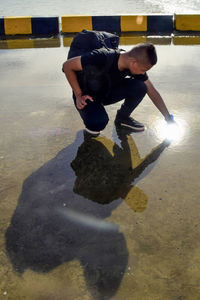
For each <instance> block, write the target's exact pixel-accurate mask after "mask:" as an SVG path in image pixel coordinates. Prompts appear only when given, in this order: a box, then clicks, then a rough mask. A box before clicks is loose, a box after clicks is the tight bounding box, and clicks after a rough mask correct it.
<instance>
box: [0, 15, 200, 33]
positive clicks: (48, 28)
mask: <svg viewBox="0 0 200 300" xmlns="http://www.w3.org/2000/svg"><path fill="white" fill-rule="evenodd" d="M83 29H89V30H104V31H108V32H116V33H123V32H138V33H142V32H143V33H147V34H149V35H154V34H155V35H159V34H160V35H171V34H172V33H175V32H177V31H179V32H191V31H196V32H197V31H199V32H200V15H177V14H176V15H122V16H82V15H66V16H62V17H61V30H60V29H59V17H30V16H24V17H5V18H0V36H7V35H56V34H58V33H60V32H61V33H64V34H65V33H76V32H80V31H82V30H83Z"/></svg>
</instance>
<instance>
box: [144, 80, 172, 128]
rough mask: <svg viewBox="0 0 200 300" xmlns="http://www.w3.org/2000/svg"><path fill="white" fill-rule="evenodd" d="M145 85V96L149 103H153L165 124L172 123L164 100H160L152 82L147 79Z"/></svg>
mask: <svg viewBox="0 0 200 300" xmlns="http://www.w3.org/2000/svg"><path fill="white" fill-rule="evenodd" d="M145 84H146V86H147V95H148V96H149V98H150V99H151V101H152V102H153V103H154V105H155V106H156V107H157V108H158V110H159V111H160V112H161V114H162V115H163V116H164V118H165V120H166V121H167V122H171V121H172V117H171V115H170V113H169V111H168V109H167V107H166V105H165V102H164V100H163V99H162V97H161V95H160V94H159V92H158V91H157V90H156V88H155V87H154V85H153V84H152V82H151V81H150V80H149V79H148V80H147V81H145Z"/></svg>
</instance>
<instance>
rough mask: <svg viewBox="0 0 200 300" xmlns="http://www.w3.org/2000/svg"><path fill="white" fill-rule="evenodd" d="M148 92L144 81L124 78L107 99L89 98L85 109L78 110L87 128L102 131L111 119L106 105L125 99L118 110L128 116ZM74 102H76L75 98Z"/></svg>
mask: <svg viewBox="0 0 200 300" xmlns="http://www.w3.org/2000/svg"><path fill="white" fill-rule="evenodd" d="M146 92H147V88H146V85H145V83H144V82H143V81H139V80H135V79H131V78H124V79H123V80H122V81H121V83H120V85H118V86H117V87H115V88H114V89H113V90H112V91H111V92H110V93H109V95H108V96H107V97H105V99H102V100H97V99H95V98H94V97H93V99H94V102H91V101H89V100H88V102H87V103H88V104H87V105H86V106H85V107H84V108H83V109H78V112H79V113H80V116H81V118H82V119H83V122H84V124H85V126H86V128H88V129H90V130H92V131H101V130H103V129H104V128H105V127H106V125H107V123H108V121H109V118H108V114H107V112H106V110H105V108H104V106H106V105H110V104H114V103H116V102H118V101H121V100H123V99H125V100H124V102H123V104H122V106H121V108H120V110H119V111H118V112H119V113H120V115H122V116H125V117H126V116H127V117H128V116H130V114H131V113H132V112H133V110H134V109H135V108H136V107H137V106H138V104H139V103H140V102H141V101H142V99H143V98H144V96H145V94H146ZM74 102H75V104H76V100H75V98H74Z"/></svg>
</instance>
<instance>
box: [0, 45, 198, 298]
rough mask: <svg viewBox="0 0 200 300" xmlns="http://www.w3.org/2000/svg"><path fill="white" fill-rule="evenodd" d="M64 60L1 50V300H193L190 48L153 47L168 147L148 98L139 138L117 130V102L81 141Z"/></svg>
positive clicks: (194, 129)
mask: <svg viewBox="0 0 200 300" xmlns="http://www.w3.org/2000/svg"><path fill="white" fill-rule="evenodd" d="M123 48H129V46H124V47H123ZM67 51H68V48H67V47H59V48H30V49H16V50H7V49H4V50H0V65H1V71H0V91H1V100H0V101H1V110H0V122H1V126H0V143H1V145H0V161H1V164H0V166H1V170H0V177H1V188H0V193H1V200H0V207H1V209H0V224H1V225H0V264H1V267H0V278H1V280H0V299H31V300H32V299H42V300H43V299H48V300H49V299H56V300H57V299H67V300H68V299H69V300H72V299H73V300H79V299H80V300H82V299H84V300H88V299H90V300H96V299H97V300H99V299H102V300H103V299H115V300H121V299H125V300H132V299H144V300H146V299H147V300H149V299H153V300H157V299H162V300H165V299H166V300H171V299H172V300H176V299H177V300H178V299H189V300H190V299H191V300H192V299H199V298H200V289H199V276H200V268H199V265H200V254H199V253H200V252H199V250H200V241H199V234H200V227H199V209H200V204H199V166H200V160H199V148H200V147H199V145H200V144H199V131H200V130H199V111H200V104H199V67H200V66H199V59H198V57H199V46H198V45H196V46H192V45H190V46H186V45H182V46H181V45H179V46H176V45H163V46H161V45H158V46H157V51H158V57H159V61H158V65H157V66H155V67H154V68H153V69H152V70H151V71H150V72H149V76H150V78H151V80H152V81H153V83H154V84H155V86H156V87H157V88H158V90H159V91H160V93H161V94H162V96H163V98H164V99H165V101H166V104H167V106H168V108H169V109H170V111H171V113H173V114H174V116H175V118H176V120H177V122H178V124H179V129H180V130H179V131H178V134H179V135H181V136H176V137H175V140H174V141H173V142H171V143H168V142H167V141H166V140H165V137H166V132H165V131H164V124H163V123H162V116H161V115H160V113H159V112H158V111H157V109H156V108H155V107H154V106H153V104H152V103H151V101H150V100H149V99H148V98H147V97H146V98H145V99H144V101H143V103H142V104H141V105H140V106H139V107H138V108H137V109H136V111H135V114H134V117H135V118H136V119H138V120H139V121H141V122H144V124H145V125H146V127H147V129H146V131H145V132H143V133H139V134H138V133H137V134H136V133H133V134H131V135H128V136H127V135H124V134H121V133H120V132H117V131H116V129H115V127H114V124H113V121H114V118H115V113H116V110H117V108H118V107H119V106H120V103H119V104H115V105H112V106H109V107H107V111H108V114H109V117H110V121H109V123H108V125H107V128H106V129H105V131H104V132H103V133H102V135H101V136H100V137H98V138H96V139H93V140H91V141H85V142H84V138H83V133H82V129H83V125H82V121H81V120H80V118H79V115H78V113H77V112H76V110H75V109H74V107H73V103H72V100H71V90H70V88H69V86H68V84H67V82H66V80H65V77H64V75H63V74H62V72H61V65H62V63H63V61H64V60H65V58H66V55H67ZM173 133H174V130H173Z"/></svg>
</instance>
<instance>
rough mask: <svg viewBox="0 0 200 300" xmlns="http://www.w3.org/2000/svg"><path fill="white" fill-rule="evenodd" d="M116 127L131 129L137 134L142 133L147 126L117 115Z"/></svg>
mask: <svg viewBox="0 0 200 300" xmlns="http://www.w3.org/2000/svg"><path fill="white" fill-rule="evenodd" d="M115 125H116V126H123V127H126V128H130V129H132V130H133V131H135V132H140V131H144V130H145V126H144V125H143V124H142V123H140V122H138V121H136V120H134V119H133V118H131V117H123V116H121V115H120V114H119V113H117V116H116V118H115Z"/></svg>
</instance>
